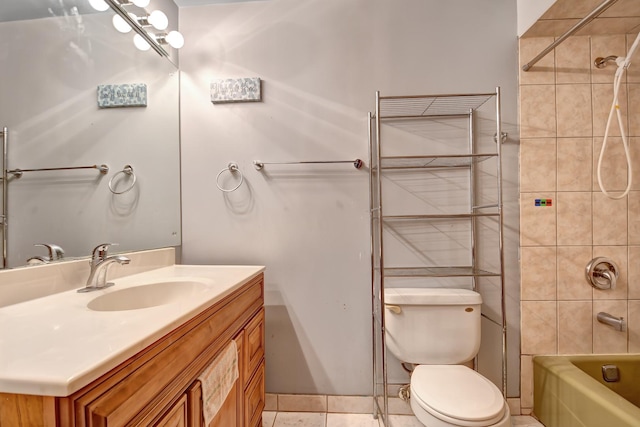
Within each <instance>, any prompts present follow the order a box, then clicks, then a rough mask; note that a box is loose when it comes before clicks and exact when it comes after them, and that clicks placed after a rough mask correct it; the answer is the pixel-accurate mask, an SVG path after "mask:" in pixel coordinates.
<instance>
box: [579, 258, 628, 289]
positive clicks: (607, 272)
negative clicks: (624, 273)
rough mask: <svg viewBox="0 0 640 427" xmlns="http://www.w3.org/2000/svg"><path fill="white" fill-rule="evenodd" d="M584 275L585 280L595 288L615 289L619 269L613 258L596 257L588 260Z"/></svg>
mask: <svg viewBox="0 0 640 427" xmlns="http://www.w3.org/2000/svg"><path fill="white" fill-rule="evenodd" d="M585 275H586V277H587V282H589V284H590V285H591V286H593V287H594V288H596V289H615V287H616V281H617V279H618V276H620V269H619V268H618V266H617V265H616V263H615V262H613V260H611V259H609V258H605V257H597V258H594V259H592V260H591V261H589V263H588V264H587V268H586V271H585Z"/></svg>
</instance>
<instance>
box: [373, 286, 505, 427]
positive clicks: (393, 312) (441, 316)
mask: <svg viewBox="0 0 640 427" xmlns="http://www.w3.org/2000/svg"><path fill="white" fill-rule="evenodd" d="M384 301H385V308H386V310H385V330H386V344H387V348H388V350H389V351H390V352H391V353H393V355H394V356H396V357H397V358H398V359H399V360H400V361H402V362H406V363H411V364H414V365H416V367H415V369H414V370H413V372H412V374H411V384H410V390H411V392H410V395H411V398H410V403H411V409H412V410H413V413H414V414H415V416H416V418H417V419H418V420H419V421H420V422H421V423H422V424H424V425H425V426H427V427H511V414H510V411H509V407H508V406H507V402H506V401H505V399H504V397H503V396H502V393H501V392H500V390H499V389H498V387H496V386H495V384H493V383H492V382H491V381H489V380H488V379H487V378H485V377H483V376H482V375H480V374H479V373H478V372H476V371H475V370H473V369H471V368H469V367H467V366H464V365H462V364H464V363H466V362H469V361H471V360H472V359H473V358H474V357H475V356H476V355H477V354H478V350H479V349H480V319H481V318H480V309H481V305H482V297H481V296H480V294H479V293H477V292H474V291H471V290H468V289H443V288H437V289H434V288H389V289H385V291H384Z"/></svg>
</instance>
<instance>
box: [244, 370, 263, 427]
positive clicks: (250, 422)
mask: <svg viewBox="0 0 640 427" xmlns="http://www.w3.org/2000/svg"><path fill="white" fill-rule="evenodd" d="M263 409H264V359H263V362H262V363H261V364H260V366H259V367H258V370H257V372H256V373H255V375H254V376H253V378H251V381H250V382H249V385H248V386H247V388H246V391H245V394H244V427H259V426H260V425H261V423H262V411H263Z"/></svg>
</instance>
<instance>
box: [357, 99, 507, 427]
mask: <svg viewBox="0 0 640 427" xmlns="http://www.w3.org/2000/svg"><path fill="white" fill-rule="evenodd" d="M492 102H493V104H494V108H492V107H491V104H492ZM487 111H488V112H489V113H488V114H487ZM500 121H501V117H500V88H496V91H495V92H492V93H479V94H451V95H424V96H381V95H380V93H379V92H376V111H375V113H373V114H372V113H369V124H370V125H369V165H370V169H369V188H370V194H369V200H370V212H371V279H372V314H373V389H374V390H373V396H374V402H373V413H374V415H375V416H380V417H382V420H383V422H384V424H385V425H388V421H387V420H388V412H389V411H388V398H389V396H388V388H389V387H388V386H389V385H390V384H389V381H388V371H387V353H386V346H385V327H384V324H385V313H384V289H385V286H391V287H393V286H394V285H395V283H393V282H394V281H396V280H399V281H402V280H412V281H413V284H412V286H416V285H415V281H416V280H417V281H419V283H420V286H427V287H438V286H440V285H441V283H442V282H443V281H444V280H457V281H462V282H463V283H462V285H460V284H457V285H455V286H449V287H466V288H469V289H474V290H477V291H478V292H480V293H481V294H482V292H483V287H484V286H487V287H488V288H491V287H493V289H491V290H492V291H496V290H497V291H498V292H497V293H498V294H499V295H500V301H498V302H496V303H494V307H490V306H487V310H486V311H487V314H485V313H484V311H485V310H484V309H483V317H484V318H486V319H487V320H489V321H490V322H491V323H492V324H495V325H497V326H498V327H499V328H501V330H500V332H501V335H502V365H501V371H502V372H501V374H502V389H503V393H506V316H505V291H504V252H503V236H502V228H503V219H502V185H501V181H502V170H501V143H497V141H498V139H499V140H500V142H502V140H503V138H504V136H505V135H504V134H503V133H502V130H501V123H500ZM498 135H500V138H498ZM383 141H384V143H383ZM403 209H407V210H409V212H403ZM394 250H395V251H397V252H400V254H394V253H392V252H393V251H394ZM423 282H424V283H423ZM495 293H496V292H493V294H495ZM483 299H484V298H483ZM495 304H497V307H496V306H495Z"/></svg>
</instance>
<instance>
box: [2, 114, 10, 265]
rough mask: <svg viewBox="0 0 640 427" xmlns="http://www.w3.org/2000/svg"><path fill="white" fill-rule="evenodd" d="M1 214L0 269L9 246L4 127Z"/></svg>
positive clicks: (5, 130) (4, 131)
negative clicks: (0, 259) (0, 252)
mask: <svg viewBox="0 0 640 427" xmlns="http://www.w3.org/2000/svg"><path fill="white" fill-rule="evenodd" d="M0 135H2V214H0V225H1V226H0V229H1V230H2V262H1V263H0V268H7V257H8V253H9V251H8V250H7V246H8V244H9V240H8V235H7V234H8V231H9V227H8V226H7V222H8V221H7V218H8V216H9V196H8V194H7V193H8V191H7V190H8V189H9V187H8V185H7V184H8V183H9V174H8V173H7V162H8V161H9V129H8V128H7V127H6V126H5V127H3V128H2V132H0Z"/></svg>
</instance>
